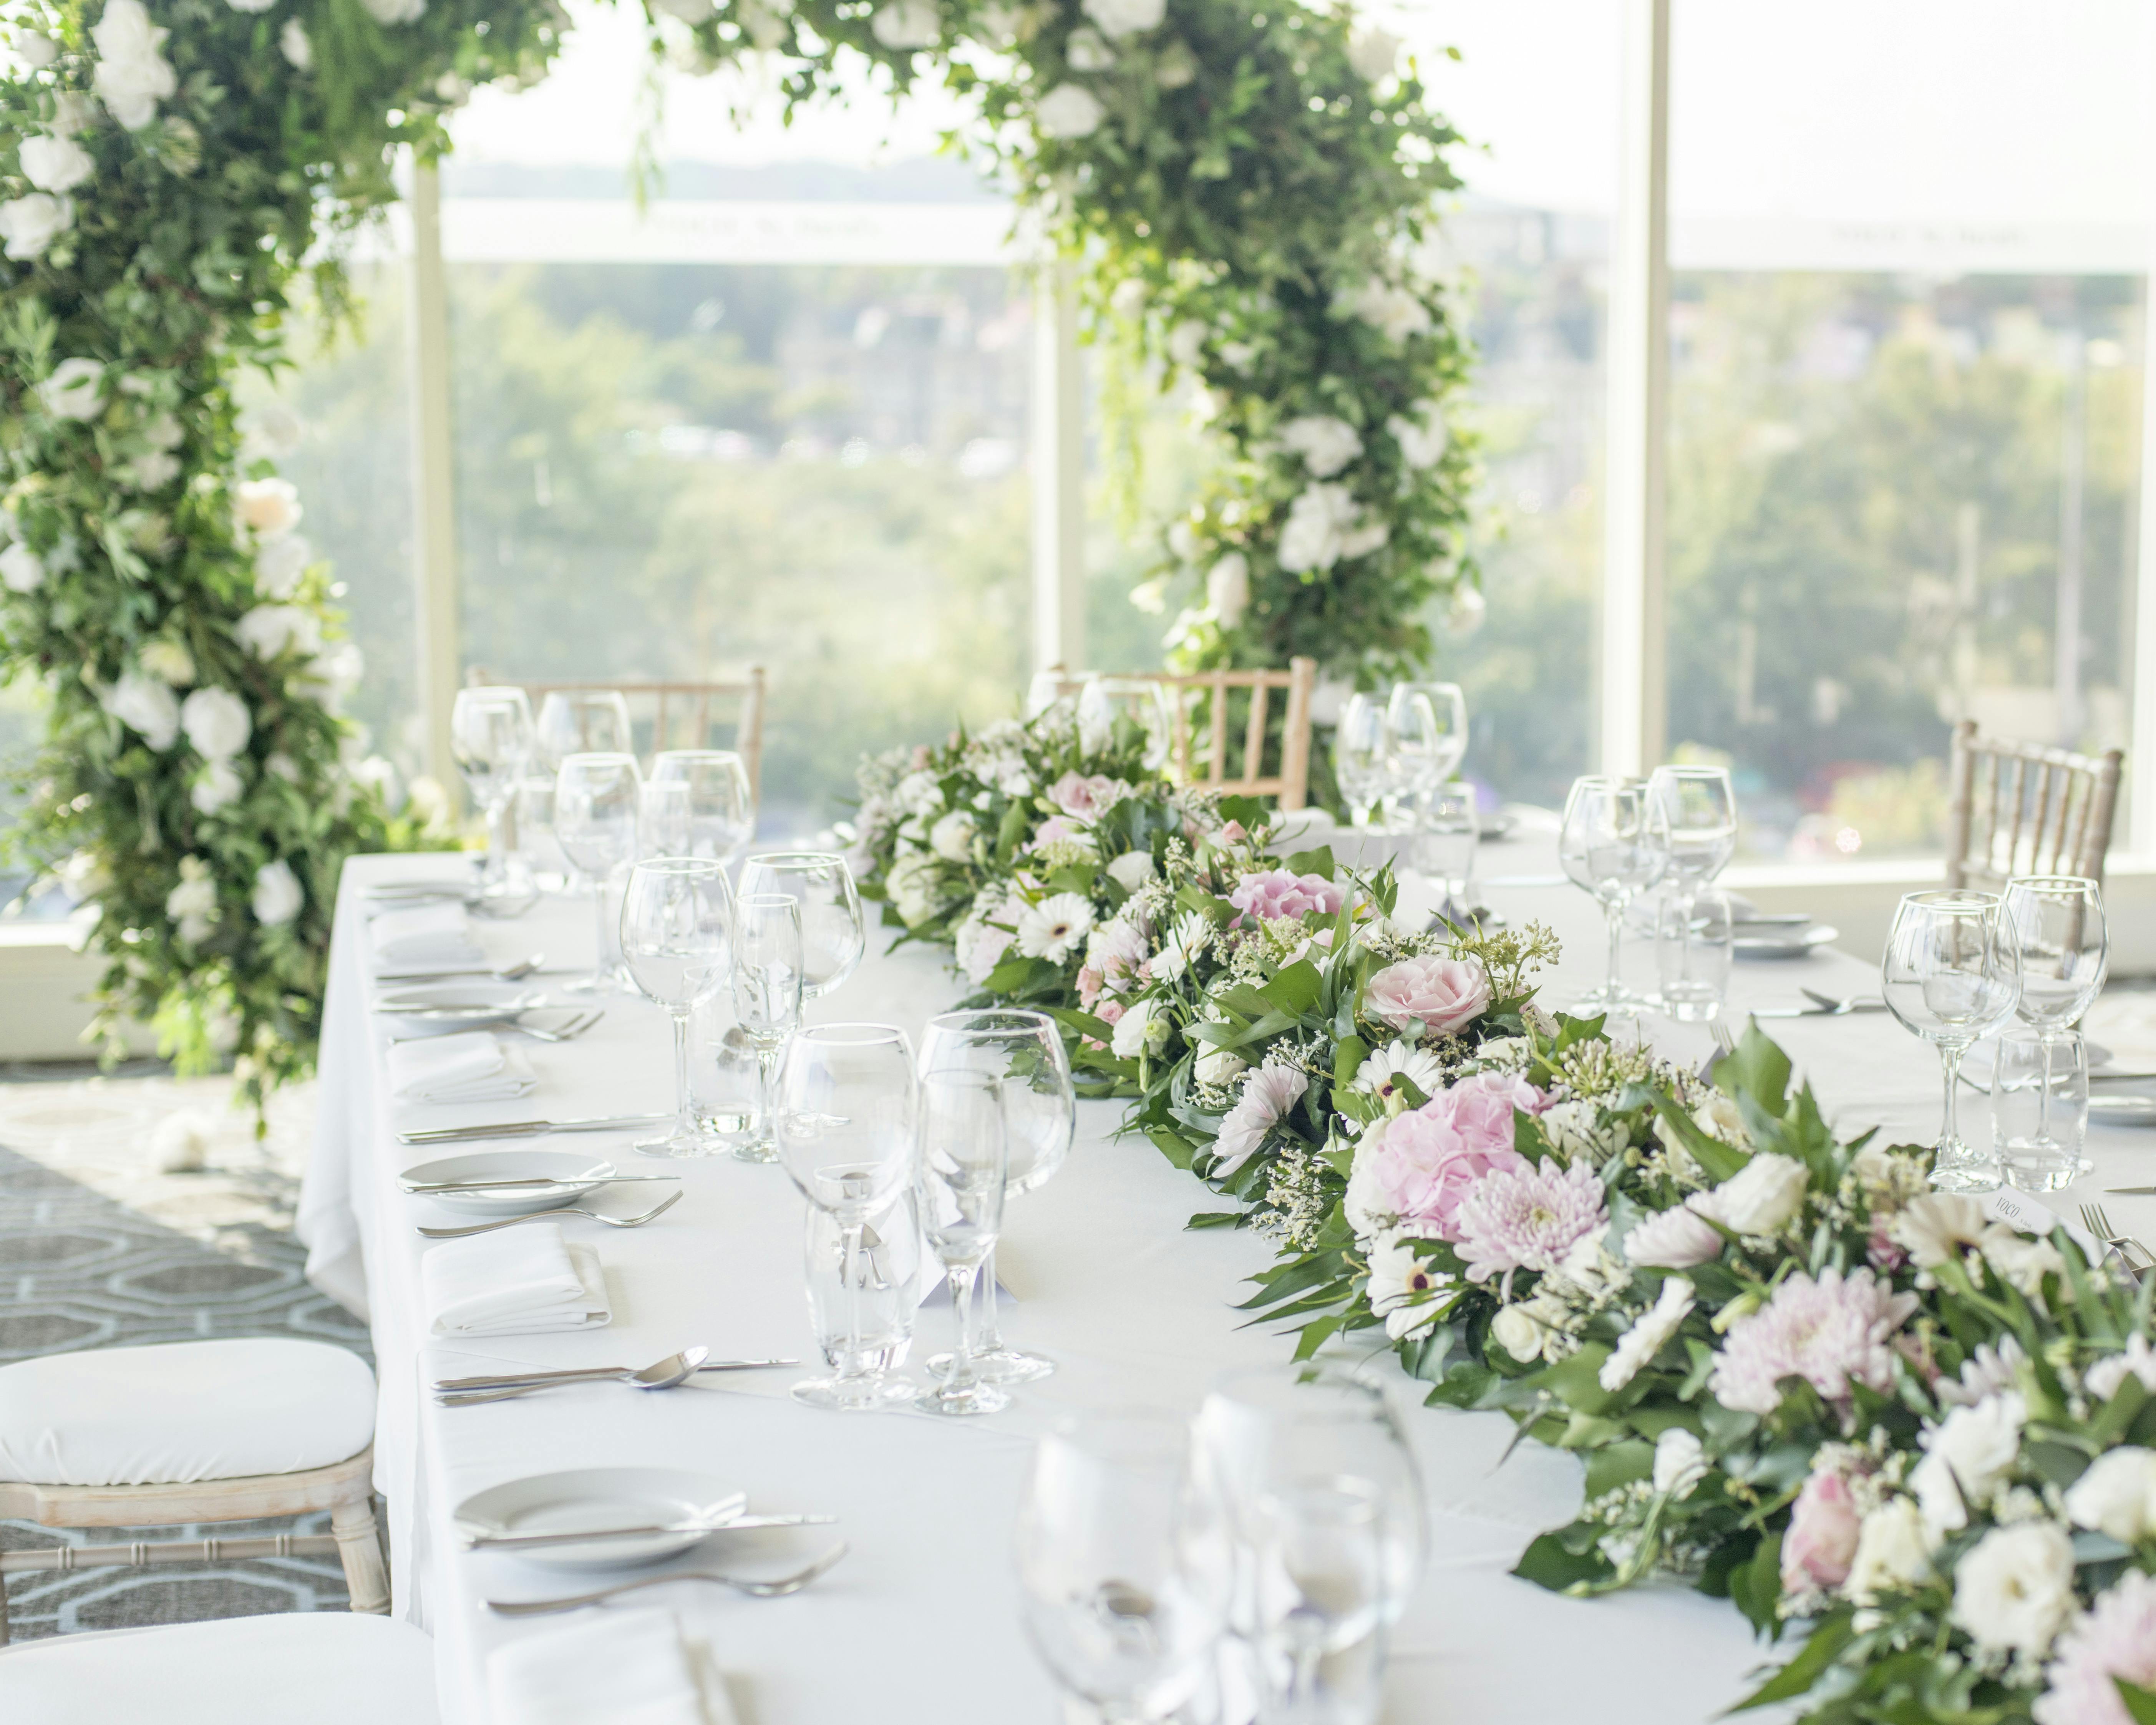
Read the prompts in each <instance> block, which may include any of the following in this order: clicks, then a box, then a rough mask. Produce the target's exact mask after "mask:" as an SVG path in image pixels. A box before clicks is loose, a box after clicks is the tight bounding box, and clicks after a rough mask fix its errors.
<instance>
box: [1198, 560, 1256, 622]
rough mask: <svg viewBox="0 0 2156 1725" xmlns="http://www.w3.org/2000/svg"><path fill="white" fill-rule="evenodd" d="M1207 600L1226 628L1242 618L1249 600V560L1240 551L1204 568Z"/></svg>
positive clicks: (1215, 615) (1216, 619)
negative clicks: (1205, 569) (1207, 568)
mask: <svg viewBox="0 0 2156 1725" xmlns="http://www.w3.org/2000/svg"><path fill="white" fill-rule="evenodd" d="M1205 603H1207V604H1208V605H1209V606H1210V607H1211V608H1212V611H1213V616H1214V620H1215V621H1217V622H1218V623H1219V625H1220V627H1221V628H1223V629H1233V628H1234V627H1235V625H1236V624H1238V623H1240V622H1241V621H1242V619H1243V613H1244V612H1245V610H1246V609H1247V608H1249V606H1250V559H1249V558H1248V557H1245V556H1244V555H1243V554H1242V552H1240V551H1231V552H1229V553H1228V555H1227V556H1225V557H1222V558H1221V559H1220V561H1219V562H1217V563H1215V564H1214V566H1213V567H1211V568H1210V569H1209V570H1207V571H1206V572H1205Z"/></svg>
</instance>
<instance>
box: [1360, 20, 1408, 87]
mask: <svg viewBox="0 0 2156 1725" xmlns="http://www.w3.org/2000/svg"><path fill="white" fill-rule="evenodd" d="M1401 41H1402V39H1401V38H1400V37H1398V36H1395V35H1394V34H1393V33H1392V32H1391V31H1390V30H1381V29H1379V28H1378V27H1377V26H1376V25H1375V24H1364V25H1363V27H1362V28H1360V29H1358V30H1357V31H1356V32H1355V33H1354V34H1353V35H1352V36H1350V37H1349V38H1348V39H1347V64H1349V65H1351V66H1353V68H1354V69H1355V75H1356V76H1357V77H1358V78H1365V79H1368V80H1369V81H1370V82H1371V83H1373V84H1376V83H1378V82H1380V81H1381V80H1384V79H1387V78H1389V77H1391V76H1392V75H1393V69H1394V67H1395V66H1397V65H1399V62H1400V43H1401Z"/></svg>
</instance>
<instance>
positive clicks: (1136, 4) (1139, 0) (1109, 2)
mask: <svg viewBox="0 0 2156 1725" xmlns="http://www.w3.org/2000/svg"><path fill="white" fill-rule="evenodd" d="M1078 9H1079V10H1080V11H1081V12H1082V13H1085V14H1086V17H1088V18H1091V19H1092V20H1093V22H1094V23H1096V24H1098V25H1099V26H1100V27H1101V34H1102V35H1103V36H1106V37H1107V38H1109V39H1111V41H1112V40H1114V39H1116V38H1118V37H1123V36H1134V35H1136V34H1137V33H1138V32H1139V31H1141V30H1157V29H1158V28H1160V21H1161V20H1162V19H1163V18H1166V17H1167V16H1168V0H1082V3H1081V5H1080V6H1079V8H1078Z"/></svg>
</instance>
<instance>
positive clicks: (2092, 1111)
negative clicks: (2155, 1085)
mask: <svg viewBox="0 0 2156 1725" xmlns="http://www.w3.org/2000/svg"><path fill="white" fill-rule="evenodd" d="M2088 1106H2089V1122H2090V1123H2091V1124H2092V1125H2095V1126H2156V1096H2136V1095H2133V1093H2131V1092H2126V1091H2109V1092H2105V1091H2099V1092H2097V1094H2095V1095H2093V1096H2091V1097H2090V1098H2089V1105H2088Z"/></svg>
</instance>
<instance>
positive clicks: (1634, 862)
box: [1557, 774, 1670, 1013]
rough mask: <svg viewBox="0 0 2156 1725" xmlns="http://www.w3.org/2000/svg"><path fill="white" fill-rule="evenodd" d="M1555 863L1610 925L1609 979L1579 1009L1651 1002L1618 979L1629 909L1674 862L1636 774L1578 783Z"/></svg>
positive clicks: (1656, 810) (1633, 1007)
mask: <svg viewBox="0 0 2156 1725" xmlns="http://www.w3.org/2000/svg"><path fill="white" fill-rule="evenodd" d="M1557 854H1558V862H1559V863H1560V864H1561V865H1563V869H1564V871H1565V873H1566V874H1567V875H1569V876H1570V877H1571V879H1572V881H1573V885H1575V886H1582V887H1584V888H1585V889H1586V890H1587V891H1589V892H1590V893H1592V894H1593V895H1594V897H1595V898H1596V899H1597V900H1598V901H1599V902H1600V904H1601V906H1602V914H1603V916H1604V918H1605V919H1606V920H1607V922H1608V923H1609V980H1608V981H1607V982H1605V983H1604V984H1603V985H1602V986H1601V987H1600V988H1596V989H1593V990H1590V991H1589V993H1586V994H1584V995H1583V996H1581V998H1580V1001H1579V1004H1580V1005H1581V1006H1582V1007H1587V1008H1593V1007H1599V1008H1601V1009H1603V1010H1604V1011H1605V1012H1622V1013H1636V1012H1638V1011H1639V1010H1640V1009H1641V1008H1642V1007H1644V1006H1645V1004H1647V1003H1646V1001H1645V999H1642V998H1641V997H1640V996H1639V995H1637V994H1635V993H1633V992H1632V991H1631V990H1630V989H1629V988H1626V987H1625V984H1624V982H1623V981H1622V979H1621V960H1620V952H1621V947H1622V943H1623V940H1624V936H1625V906H1628V905H1630V903H1631V902H1632V900H1633V899H1634V898H1635V896H1637V895H1638V894H1639V893H1640V892H1641V891H1643V890H1645V888H1647V887H1649V886H1653V885H1654V884H1655V881H1656V880H1658V879H1660V878H1661V874H1662V871H1663V870H1664V869H1666V867H1667V866H1668V865H1669V860H1670V851H1669V829H1668V824H1667V823H1666V821H1665V820H1664V819H1663V818H1662V814H1661V807H1660V805H1659V804H1658V803H1656V802H1655V799H1654V798H1652V797H1651V796H1650V795H1649V793H1648V789H1647V786H1646V785H1645V783H1642V782H1641V781H1640V780H1639V779H1636V778H1604V777H1601V776H1599V775H1594V774H1590V775H1589V776H1588V777H1586V778H1578V779H1575V780H1573V786H1572V793H1571V794H1570V795H1569V796H1568V797H1567V798H1565V799H1564V826H1563V830H1562V831H1561V832H1560V833H1559V834H1558V845H1557Z"/></svg>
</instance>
